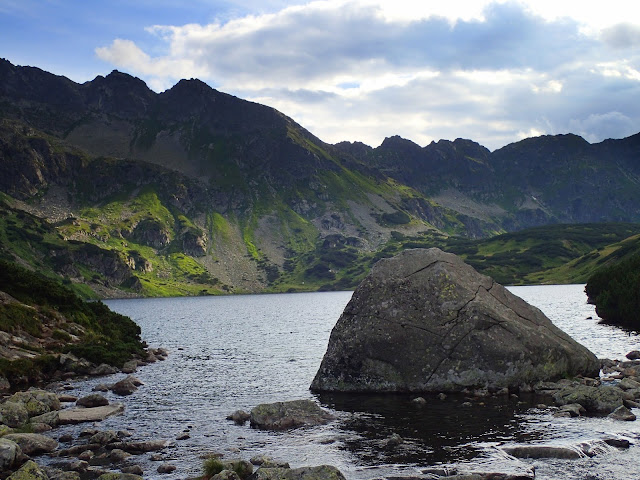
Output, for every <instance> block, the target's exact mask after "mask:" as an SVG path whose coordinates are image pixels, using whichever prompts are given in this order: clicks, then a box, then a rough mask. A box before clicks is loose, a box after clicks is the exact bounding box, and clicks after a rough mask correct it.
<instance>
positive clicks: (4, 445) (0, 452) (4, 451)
mask: <svg viewBox="0 0 640 480" xmlns="http://www.w3.org/2000/svg"><path fill="white" fill-rule="evenodd" d="M20 457H22V450H21V449H20V445H18V444H17V443H16V442H14V441H12V440H8V439H6V438H0V472H2V471H3V470H9V469H10V468H11V467H13V466H15V465H16V464H18V465H19V463H18V460H19V459H20Z"/></svg>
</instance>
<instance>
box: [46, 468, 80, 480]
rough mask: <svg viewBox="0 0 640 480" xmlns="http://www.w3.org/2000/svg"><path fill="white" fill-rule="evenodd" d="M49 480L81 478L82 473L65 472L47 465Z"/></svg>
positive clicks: (75, 479) (78, 479) (76, 479)
mask: <svg viewBox="0 0 640 480" xmlns="http://www.w3.org/2000/svg"><path fill="white" fill-rule="evenodd" d="M44 471H45V473H46V474H47V477H49V480H80V474H79V473H78V472H65V471H64V470H60V469H59V468H52V467H45V468H44Z"/></svg>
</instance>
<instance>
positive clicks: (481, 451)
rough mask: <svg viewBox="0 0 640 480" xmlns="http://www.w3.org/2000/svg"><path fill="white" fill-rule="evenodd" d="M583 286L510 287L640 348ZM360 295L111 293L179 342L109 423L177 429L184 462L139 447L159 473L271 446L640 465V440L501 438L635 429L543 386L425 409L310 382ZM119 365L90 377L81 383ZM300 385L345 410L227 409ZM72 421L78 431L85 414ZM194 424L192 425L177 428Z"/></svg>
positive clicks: (607, 468)
mask: <svg viewBox="0 0 640 480" xmlns="http://www.w3.org/2000/svg"><path fill="white" fill-rule="evenodd" d="M583 288H584V287H583V286H582V285H569V286H544V287H513V288H511V291H512V292H514V293H515V294H516V295H519V296H521V297H522V298H524V299H525V300H527V301H528V302H530V303H532V304H534V305H536V306H538V307H539V308H540V309H541V310H543V311H544V312H545V313H546V314H547V316H549V317H550V318H551V320H552V321H553V322H554V323H556V325H558V326H559V327H560V328H562V329H563V330H565V331H566V332H567V333H569V334H570V335H571V336H573V337H574V338H575V339H577V340H578V341H580V342H581V343H583V344H584V345H586V346H587V347H588V348H590V349H591V350H592V351H593V352H594V353H595V354H596V355H598V356H599V357H609V358H622V357H623V356H624V354H626V353H627V352H628V351H630V350H633V349H638V348H640V339H639V337H638V336H636V335H630V334H628V333H625V332H624V331H622V330H619V329H616V328H614V327H608V326H604V325H599V324H598V323H597V317H596V315H595V312H594V309H593V306H591V305H588V304H587V303H586V297H585V295H584V293H583ZM350 298H351V292H330V293H301V294H283V295H248V296H229V297H198V298H169V299H142V300H111V301H108V302H106V303H107V304H108V305H109V307H111V308H112V309H113V310H115V311H117V312H120V313H123V314H125V315H129V316H130V317H132V318H133V319H134V320H135V321H136V322H137V323H138V324H139V325H140V326H141V327H142V332H143V337H144V339H145V340H146V341H147V342H148V343H149V344H150V345H151V346H162V347H165V348H167V349H168V350H169V351H170V355H169V358H168V360H166V361H165V362H158V363H156V364H153V365H150V366H147V367H143V368H142V369H140V370H139V372H138V373H137V374H136V375H137V376H138V377H139V378H140V379H141V380H143V381H144V382H145V383H146V385H145V386H143V387H141V388H140V389H139V390H138V391H137V392H136V393H134V394H133V395H131V396H130V397H127V398H126V399H125V400H124V401H125V403H126V405H127V409H126V412H125V415H124V416H122V417H115V418H112V419H108V420H106V421H105V422H102V424H100V426H99V428H101V429H109V428H112V429H122V428H125V426H129V427H132V429H133V432H132V433H133V434H134V437H133V438H134V439H136V438H139V439H147V438H149V437H151V438H158V439H168V440H171V441H172V446H171V447H170V448H169V449H168V450H167V451H166V453H167V456H168V458H169V459H170V461H171V463H173V464H175V465H176V466H177V467H178V470H177V471H176V472H175V473H174V474H171V475H159V474H155V473H152V472H155V468H156V467H157V464H154V463H153V462H150V461H148V459H147V457H138V458H136V459H135V460H136V462H138V463H140V464H141V465H142V466H143V468H144V469H145V472H148V473H147V475H145V477H148V478H153V477H154V476H155V477H156V478H160V477H162V478H166V479H167V480H168V479H177V478H187V477H189V476H197V475H199V474H200V473H201V467H202V460H201V459H200V458H199V456H200V455H201V454H203V453H207V452H221V453H224V454H225V456H226V457H234V456H235V457H242V458H245V459H249V458H250V457H251V456H253V455H255V454H267V455H269V456H272V457H274V458H277V459H280V460H285V461H288V462H289V463H290V464H291V465H292V466H302V465H320V464H332V465H336V466H337V467H338V468H340V470H341V471H342V472H343V473H344V474H345V475H346V477H347V478H348V479H357V480H360V479H363V480H364V479H372V478H381V477H386V476H395V475H416V474H420V473H421V471H422V470H424V469H425V468H428V467H430V466H433V465H440V464H442V465H456V466H457V467H458V468H459V469H464V468H468V469H469V470H474V469H475V470H484V471H496V470H500V471H511V472H517V471H526V470H528V469H530V468H531V466H535V467H536V478H540V479H545V478H546V479H551V478H558V479H560V478H562V479H585V478H589V479H626V478H640V462H638V460H637V458H638V455H639V454H640V447H636V446H635V445H634V446H632V448H631V449H629V450H628V451H624V452H622V451H618V450H615V449H610V451H607V452H605V453H603V454H602V455H599V456H597V457H594V458H585V459H579V460H555V461H551V460H535V461H527V463H524V462H518V461H514V460H513V459H511V458H509V457H506V456H505V455H503V454H502V453H501V451H500V450H499V449H497V448H496V447H498V446H499V445H503V444H515V443H545V444H549V443H553V444H558V445H569V444H576V443H578V442H581V441H587V440H597V439H600V438H603V437H604V436H605V435H611V434H617V435H622V436H624V437H625V438H629V439H630V440H632V441H634V442H637V441H639V440H638V438H639V437H640V423H639V422H640V421H638V422H614V421H612V420H609V419H606V418H603V419H593V418H591V419H587V418H580V419H556V418H553V417H552V416H551V414H550V413H549V412H548V411H546V410H544V409H538V408H536V407H535V406H534V405H536V403H538V402H539V399H520V400H517V399H510V398H501V399H487V400H486V401H485V405H477V404H476V405H475V406H473V407H462V406H461V403H462V402H463V401H464V398H454V397H450V398H449V399H447V400H446V401H441V400H439V399H437V398H436V397H428V398H427V401H428V404H427V405H426V406H424V407H422V408H419V407H416V406H415V405H414V404H413V403H412V402H411V399H412V397H410V396H405V395H379V396H375V395H374V396H364V395H362V396H359V395H355V396H354V395H320V396H317V397H316V396H314V395H312V394H311V393H310V392H309V390H308V388H309V384H310V383H311V380H312V379H313V376H314V375H315V373H316V371H317V369H318V366H319V365H320V361H321V359H322V356H323V355H324V352H325V350H326V347H327V342H328V339H329V334H330V331H331V328H332V327H333V325H334V324H335V322H336V321H337V319H338V317H339V316H340V314H341V313H342V310H343V309H344V307H345V305H346V304H347V302H348V301H349V299H350ZM587 317H592V318H591V319H587ZM121 376H122V375H115V376H113V377H111V378H106V379H105V378H101V379H92V380H89V381H84V382H79V383H78V392H76V393H78V394H81V393H84V392H89V391H90V390H91V388H92V387H93V386H94V385H95V384H96V383H104V382H112V381H115V380H116V379H118V378H120V377H121ZM109 395H111V394H109ZM109 398H110V399H111V400H116V397H113V396H111V397H109ZM299 398H311V399H314V398H316V399H317V400H318V401H319V402H320V403H321V404H322V405H323V406H325V407H326V408H329V409H332V410H333V411H335V413H336V415H337V420H336V421H335V422H332V423H330V424H329V425H326V426H323V427H318V428H312V429H300V430H295V431H292V432H286V433H271V432H263V431H257V430H253V429H251V428H250V427H249V426H237V425H234V424H233V423H232V422H229V421H227V420H225V417H226V416H227V415H228V414H230V413H232V412H233V411H234V410H236V409H244V410H247V411H248V410H250V409H251V408H252V407H253V406H255V405H257V404H259V403H264V402H273V401H284V400H292V399H299ZM635 413H636V414H640V412H638V411H636V412H635ZM65 428H66V429H68V430H71V431H76V432H77V430H79V429H81V428H83V427H79V426H76V427H65ZM185 429H189V431H190V433H191V438H190V439H188V440H183V441H174V440H173V439H175V438H176V437H177V436H178V435H179V434H180V433H182V431H183V430H185ZM393 433H397V434H399V435H400V436H401V437H402V438H403V439H404V443H402V444H401V445H400V446H399V447H398V448H396V449H389V448H386V447H385V444H384V441H385V439H386V438H388V437H389V436H390V435H391V434H393Z"/></svg>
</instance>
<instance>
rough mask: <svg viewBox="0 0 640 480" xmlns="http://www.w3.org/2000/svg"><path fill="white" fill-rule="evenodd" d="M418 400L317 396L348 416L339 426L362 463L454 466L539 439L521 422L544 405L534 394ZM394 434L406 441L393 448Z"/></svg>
mask: <svg viewBox="0 0 640 480" xmlns="http://www.w3.org/2000/svg"><path fill="white" fill-rule="evenodd" d="M415 397H416V395H415V394H414V395H408V394H377V395H370V394H362V395H353V394H336V393H323V394H320V395H318V398H319V400H320V401H321V402H322V403H323V404H324V405H326V406H328V407H329V408H332V409H335V410H337V411H339V412H344V413H348V415H344V414H343V415H341V416H340V420H339V426H338V428H339V429H340V430H342V431H347V432H352V433H353V434H355V435H352V436H350V437H348V439H347V440H345V442H344V445H345V448H347V449H348V450H349V451H350V452H351V453H352V454H353V455H354V456H356V457H358V458H359V459H360V461H361V462H363V463H411V464H416V465H433V464H439V463H452V462H458V461H463V460H471V459H473V458H475V457H477V456H478V455H479V454H480V453H482V454H484V453H485V450H486V445H488V444H498V443H500V442H501V441H514V439H517V441H522V442H524V441H533V440H536V439H538V438H539V432H527V431H526V430H524V429H523V428H522V427H521V425H520V424H519V422H518V421H517V416H518V415H521V414H523V413H524V412H525V411H527V409H529V408H531V407H532V406H533V405H534V403H535V402H536V401H540V399H536V398H534V397H533V396H528V397H527V398H526V399H524V401H523V400H522V399H516V398H512V397H508V396H502V397H487V398H481V399H480V398H476V399H473V400H472V401H471V402H469V401H468V400H469V399H467V398H465V397H464V396H462V395H450V396H448V397H447V398H446V399H444V400H441V399H439V398H438V397H437V396H435V395H429V396H426V397H425V399H426V404H424V405H417V404H416V403H415V402H413V401H412V400H413V399H414V398H415ZM469 403H470V405H469ZM463 404H464V405H463ZM393 434H397V435H400V437H402V439H403V442H402V443H401V444H400V445H398V446H397V447H394V448H390V447H388V446H387V444H386V443H387V442H386V440H387V439H388V438H389V437H390V436H391V435H393Z"/></svg>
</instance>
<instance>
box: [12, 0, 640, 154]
mask: <svg viewBox="0 0 640 480" xmlns="http://www.w3.org/2000/svg"><path fill="white" fill-rule="evenodd" d="M185 5H186V6H185ZM0 57H4V58H6V59H8V60H9V61H11V62H12V63H14V64H17V65H33V66H38V67H40V68H42V69H44V70H47V71H50V72H53V73H56V74H59V75H64V76H67V77H69V78H71V79H72V80H75V81H77V82H84V81H87V80H91V79H93V78H95V76H96V75H106V74H108V73H109V72H110V71H111V70H113V69H117V70H120V71H123V72H127V73H130V74H131V75H134V76H137V77H140V78H142V79H143V80H144V81H145V82H147V84H148V85H149V87H150V88H152V89H153V90H155V91H157V92H161V91H164V90H166V89H167V88H171V86H173V85H174V84H175V83H176V82H177V81H178V80H180V79H181V78H199V79H201V80H203V81H205V82H207V83H208V84H209V85H211V86H212V87H214V88H216V89H218V90H221V91H224V92H227V93H231V94H233V95H236V96H239V97H241V98H245V99H248V100H252V101H256V102H259V103H263V104H267V105H270V106H272V107H275V108H277V109H278V110H280V111H282V112H283V113H285V114H286V115H288V116H290V117H292V118H293V119H294V120H296V121H297V122H298V123H300V124H301V125H302V126H304V127H305V128H307V129H308V130H310V131H311V132H312V133H314V134H315V135H317V136H318V137H320V138H321V139H322V140H324V141H326V142H330V143H336V142H339V141H342V140H349V141H356V140H358V141H363V142H364V143H367V144H369V145H371V146H374V147H375V146H378V145H379V144H380V143H381V142H382V140H383V139H384V138H385V137H387V136H391V135H400V136H402V137H405V138H408V139H410V140H413V141H414V142H416V143H418V144H420V145H426V144H428V143H429V142H431V141H432V140H436V141H437V140H438V139H441V138H444V139H449V140H453V139H455V138H458V137H462V138H469V139H472V140H475V141H477V142H479V143H481V144H483V145H485V146H487V147H488V148H490V149H492V150H493V149H496V148H499V147H501V146H503V145H506V144H508V143H511V142H514V141H517V140H520V139H522V138H525V137H530V136H536V135H541V134H558V133H568V132H572V133H577V134H579V135H582V136H583V137H584V138H586V139H587V140H588V141H590V142H598V141H601V140H603V139H606V138H622V137H625V136H629V135H632V134H634V133H638V132H640V5H638V4H637V0H629V1H627V0H620V1H618V0H609V1H607V2H595V1H584V0H579V1H577V0H576V1H573V0H566V1H565V0H554V1H547V0H528V1H485V0H439V1H431V0H422V1H407V0H333V1H314V2H304V1H285V0H261V1H258V0H238V1H233V0H229V1H219V0H189V1H187V2H177V1H175V0H173V1H169V0H135V1H134V0H101V1H87V0H0Z"/></svg>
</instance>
